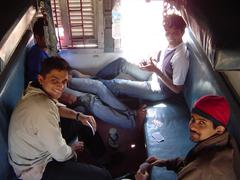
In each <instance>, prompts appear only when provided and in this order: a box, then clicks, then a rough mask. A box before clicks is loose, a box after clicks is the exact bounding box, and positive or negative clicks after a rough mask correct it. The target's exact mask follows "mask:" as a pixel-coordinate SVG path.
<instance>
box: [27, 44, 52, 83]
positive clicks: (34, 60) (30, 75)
mask: <svg viewBox="0 0 240 180" xmlns="http://www.w3.org/2000/svg"><path fill="white" fill-rule="evenodd" d="M48 57H49V56H48V54H47V53H46V51H44V50H42V49H41V48H40V47H39V46H38V45H37V44H35V45H34V46H32V47H31V49H30V51H29V52H28V57H27V67H26V68H27V69H26V70H27V72H26V76H27V77H26V80H27V81H26V83H27V84H28V82H29V81H36V80H37V76H38V74H39V72H40V70H41V64H42V62H43V61H44V59H46V58H48Z"/></svg>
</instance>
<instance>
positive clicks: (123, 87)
mask: <svg viewBox="0 0 240 180" xmlns="http://www.w3.org/2000/svg"><path fill="white" fill-rule="evenodd" d="M102 82H103V83H104V84H105V86H106V87H107V88H108V89H110V90H111V92H112V93H113V94H114V95H116V96H119V95H126V96H129V97H135V98H138V99H142V100H149V101H158V100H163V99H166V98H167V97H166V96H165V95H164V94H163V93H162V92H161V91H154V90H152V89H151V85H150V82H149V81H132V80H125V79H113V80H102Z"/></svg>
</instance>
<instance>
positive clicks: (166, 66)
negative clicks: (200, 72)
mask: <svg viewBox="0 0 240 180" xmlns="http://www.w3.org/2000/svg"><path fill="white" fill-rule="evenodd" d="M163 26H164V29H165V32H166V33H165V34H166V37H167V40H168V46H167V47H166V49H165V50H163V51H161V53H160V54H159V56H158V57H157V58H156V59H152V58H150V59H149V60H148V61H143V62H141V63H140V65H139V66H136V65H133V64H131V63H128V62H127V61H125V60H124V59H120V60H118V61H115V62H112V64H109V65H108V66H107V67H106V68H103V69H102V70H101V71H100V72H99V73H98V74H97V75H96V76H97V77H100V78H102V79H111V78H114V79H112V80H102V82H103V83H104V84H105V85H106V86H107V87H108V88H109V89H110V90H111V91H112V93H113V94H115V95H117V96H118V95H127V96H130V97H135V98H140V99H144V100H150V101H157V100H162V99H166V98H168V97H172V96H174V95H177V94H180V93H181V92H182V90H183V86H184V82H185V79H186V75H187V72H188V68H189V59H188V51H187V47H186V45H185V44H184V43H183V41H182V36H183V34H184V30H185V27H186V23H185V21H184V20H183V19H182V17H181V16H178V15H175V14H173V15H167V16H165V17H164V21H163ZM109 67H112V68H109ZM111 69H115V72H114V73H112V74H111V73H110V72H109V70H111ZM119 73H126V74H128V75H130V76H132V77H133V78H135V79H136V80H124V79H116V78H115V76H117V75H118V74H119ZM75 81H76V80H75ZM73 83H74V81H71V82H70V85H69V86H70V87H73V86H74V85H75V86H77V85H76V83H75V84H73ZM73 88H74V87H73ZM79 89H80V88H79Z"/></svg>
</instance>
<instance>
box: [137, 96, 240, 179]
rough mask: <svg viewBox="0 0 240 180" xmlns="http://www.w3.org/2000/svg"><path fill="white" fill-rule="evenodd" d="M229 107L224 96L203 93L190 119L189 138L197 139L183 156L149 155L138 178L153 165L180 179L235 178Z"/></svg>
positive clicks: (236, 152)
mask: <svg viewBox="0 0 240 180" xmlns="http://www.w3.org/2000/svg"><path fill="white" fill-rule="evenodd" d="M229 119H230V107H229V104H228V102H227V100H226V99H225V97H223V96H213V95H208V96H203V97H201V98H200V99H198V100H197V101H196V102H195V104H194V106H193V109H192V112H191V119H190V121H189V131H190V138H191V140H192V141H194V142H196V143H197V144H196V146H195V147H193V149H191V150H190V151H189V153H188V154H187V156H186V157H185V159H181V158H176V159H171V160H162V159H158V158H157V157H154V156H152V157H149V158H148V159H147V160H146V162H144V163H143V164H142V165H141V166H140V168H139V170H138V173H137V174H136V179H137V180H144V179H147V177H148V173H147V170H148V169H149V168H150V167H152V166H159V167H166V168H167V169H168V170H173V171H175V172H176V173H177V177H178V179H181V180H193V179H194V180H195V179H197V180H213V179H218V180H237V179H240V176H239V174H240V173H239V170H238V168H239V167H240V166H239V162H240V158H239V150H238V147H237V144H236V142H235V140H234V138H233V137H232V136H231V135H230V134H229V133H228V132H227V130H226V126H227V124H228V122H229Z"/></svg>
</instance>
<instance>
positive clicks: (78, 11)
mask: <svg viewBox="0 0 240 180" xmlns="http://www.w3.org/2000/svg"><path fill="white" fill-rule="evenodd" d="M65 3H66V4H65V5H66V6H65V8H66V11H65V10H64V9H62V8H64V7H62V4H61V3H59V0H51V4H52V9H53V17H54V24H55V25H56V27H58V28H63V27H64V28H67V29H64V31H65V32H64V34H65V33H67V34H68V36H69V41H68V42H67V44H66V42H65V43H64V48H88V47H91V44H92V45H94V47H96V46H97V42H96V37H95V36H96V34H95V33H96V32H95V14H94V1H93V0H67V1H65ZM63 6H64V5H63ZM61 11H63V12H67V14H64V15H62V14H61V13H62V12H61ZM63 16H67V18H66V19H67V21H68V22H67V23H66V22H65V21H64V22H65V23H64V22H62V21H63V19H62V17H63ZM66 19H65V20H66ZM62 23H64V24H65V26H64V24H62ZM66 25H67V26H66ZM58 40H59V42H60V37H59V38H58ZM60 43H61V42H60ZM89 45H90V46H89ZM61 46H63V44H62V43H61Z"/></svg>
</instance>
